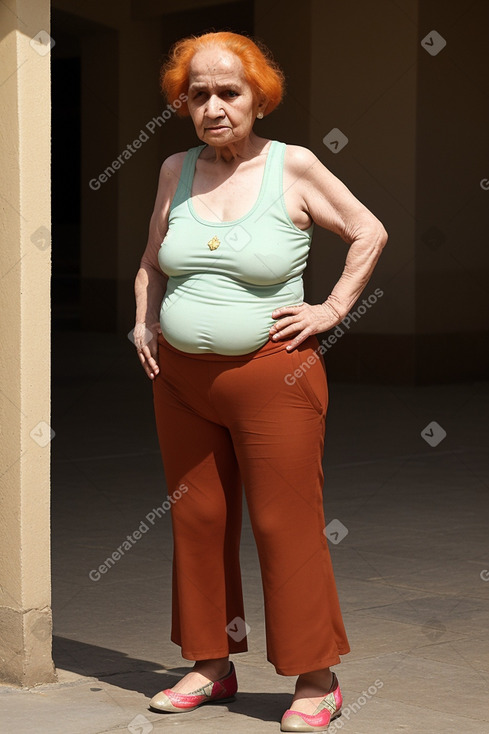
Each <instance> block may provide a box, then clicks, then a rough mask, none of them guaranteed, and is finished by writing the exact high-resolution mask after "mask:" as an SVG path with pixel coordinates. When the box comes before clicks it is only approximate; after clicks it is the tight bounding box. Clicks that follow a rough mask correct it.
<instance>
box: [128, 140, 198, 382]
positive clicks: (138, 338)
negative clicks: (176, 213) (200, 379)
mask: <svg viewBox="0 0 489 734" xmlns="http://www.w3.org/2000/svg"><path fill="white" fill-rule="evenodd" d="M184 157H185V153H176V154H175V155H172V156H170V157H169V158H167V159H166V160H165V161H164V162H163V164H162V166H161V169H160V176H159V181H158V191H157V193H156V200H155V205H154V209H153V214H152V215H151V220H150V223H149V233H148V242H147V245H146V249H145V251H144V253H143V256H142V258H141V263H140V265H139V270H138V272H137V275H136V279H135V281H134V295H135V297H136V323H135V326H134V332H133V338H134V344H135V345H136V349H137V352H138V356H139V359H140V362H141V364H142V366H143V369H144V371H145V372H146V374H147V375H148V377H149V378H150V380H154V378H155V377H156V375H157V374H158V372H159V367H158V334H159V333H161V329H160V324H159V315H160V308H161V302H162V300H163V296H164V294H165V290H166V284H167V281H168V277H167V276H166V275H165V273H163V272H162V270H161V268H160V266H159V263H158V252H159V249H160V246H161V243H162V242H163V240H164V238H165V235H166V233H167V231H168V215H169V212H170V205H171V202H172V199H173V197H174V195H175V192H176V189H177V186H178V180H179V177H180V173H181V170H182V164H183V159H184Z"/></svg>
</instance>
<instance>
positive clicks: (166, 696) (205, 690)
mask: <svg viewBox="0 0 489 734" xmlns="http://www.w3.org/2000/svg"><path fill="white" fill-rule="evenodd" d="M237 690H238V681H237V680H236V671H235V669H234V664H233V663H232V661H231V667H230V669H229V673H226V675H225V676H223V677H222V678H219V680H216V681H214V682H213V681H210V682H209V683H207V684H206V685H205V686H202V688H198V689H197V690H196V691H192V693H176V692H175V691H172V690H171V688H165V690H164V691H160V692H159V693H157V694H156V696H153V698H152V699H151V701H150V702H149V707H150V708H151V709H153V711H169V712H170V713H172V714H178V713H183V712H184V711H194V710H195V709H196V708H199V706H202V705H203V704H205V703H224V702H225V701H234V694H235V693H236V691H237Z"/></svg>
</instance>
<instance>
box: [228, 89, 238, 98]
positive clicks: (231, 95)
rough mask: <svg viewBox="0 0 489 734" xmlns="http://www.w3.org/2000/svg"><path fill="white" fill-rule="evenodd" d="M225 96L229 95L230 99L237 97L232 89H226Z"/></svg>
mask: <svg viewBox="0 0 489 734" xmlns="http://www.w3.org/2000/svg"><path fill="white" fill-rule="evenodd" d="M227 94H228V95H229V96H230V97H237V96H238V93H237V92H235V91H234V89H228V91H227Z"/></svg>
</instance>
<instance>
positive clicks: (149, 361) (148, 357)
mask: <svg viewBox="0 0 489 734" xmlns="http://www.w3.org/2000/svg"><path fill="white" fill-rule="evenodd" d="M138 357H139V361H140V362H141V365H142V366H143V369H144V371H145V372H146V374H147V375H148V377H149V378H150V379H151V380H153V379H154V378H155V377H156V375H157V374H159V371H160V368H159V366H158V362H157V361H156V359H155V358H154V357H153V356H152V354H151V352H150V351H149V348H148V347H143V349H141V350H138Z"/></svg>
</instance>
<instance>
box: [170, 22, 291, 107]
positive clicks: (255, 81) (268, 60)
mask: <svg viewBox="0 0 489 734" xmlns="http://www.w3.org/2000/svg"><path fill="white" fill-rule="evenodd" d="M212 46H219V47H221V48H225V49H227V50H228V51H231V52H232V53H233V54H235V55H236V56H237V57H238V58H239V59H240V61H241V63H242V64H243V68H244V74H245V77H246V80H247V81H248V84H250V86H251V87H252V89H253V90H254V93H255V95H256V96H258V95H260V94H263V95H265V97H266V98H267V99H268V104H267V106H266V108H265V109H264V111H263V114H264V115H268V114H270V112H272V111H273V110H274V109H275V108H276V107H277V105H278V104H279V103H280V102H281V100H282V96H283V94H284V88H285V79H284V75H283V72H282V70H281V69H280V67H279V66H278V64H277V63H276V62H275V61H274V59H273V57H272V54H271V52H270V51H269V49H268V48H267V47H266V46H265V45H264V44H262V43H261V42H260V41H252V40H251V38H248V36H243V35H241V34H239V33H232V32H231V31H219V32H217V33H204V34H203V35H201V36H189V37H188V38H182V39H181V40H180V41H177V42H176V43H175V44H174V45H173V46H172V48H171V49H170V52H169V58H168V60H167V61H166V62H165V63H164V64H163V66H162V67H161V73H160V79H161V89H162V91H163V93H164V94H165V95H166V98H167V99H168V101H169V102H170V104H171V105H173V103H174V102H175V101H176V100H177V101H178V102H181V104H177V105H175V107H176V108H178V109H177V110H176V111H177V114H178V115H181V116H182V117H186V116H188V115H189V111H188V106H187V103H186V101H182V100H186V95H187V92H188V87H189V68H190V62H191V60H192V57H193V56H194V54H196V53H197V51H201V50H202V49H204V48H209V47H212Z"/></svg>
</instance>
